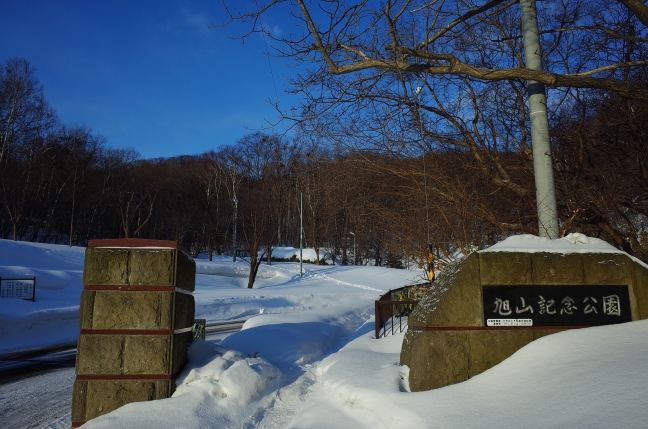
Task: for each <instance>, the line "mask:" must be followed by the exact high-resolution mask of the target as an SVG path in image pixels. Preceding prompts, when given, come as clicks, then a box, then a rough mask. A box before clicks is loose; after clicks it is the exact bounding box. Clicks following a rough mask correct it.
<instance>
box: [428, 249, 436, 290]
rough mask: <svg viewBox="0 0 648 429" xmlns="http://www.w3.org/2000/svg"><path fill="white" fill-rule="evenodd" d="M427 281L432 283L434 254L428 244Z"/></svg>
mask: <svg viewBox="0 0 648 429" xmlns="http://www.w3.org/2000/svg"><path fill="white" fill-rule="evenodd" d="M427 262H428V263H427V266H428V281H429V282H430V283H431V282H433V281H434V253H433V247H432V245H431V244H428V260H427Z"/></svg>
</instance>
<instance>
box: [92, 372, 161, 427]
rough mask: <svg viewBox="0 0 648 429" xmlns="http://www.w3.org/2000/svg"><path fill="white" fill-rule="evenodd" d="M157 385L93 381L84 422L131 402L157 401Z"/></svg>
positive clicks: (139, 382) (149, 382)
mask: <svg viewBox="0 0 648 429" xmlns="http://www.w3.org/2000/svg"><path fill="white" fill-rule="evenodd" d="M156 384H157V383H156V381H155V380H91V381H89V382H88V388H87V396H86V406H85V411H86V413H85V419H83V420H90V419H93V418H95V417H99V416H101V415H104V414H107V413H109V412H111V411H114V410H116V409H117V408H119V407H121V406H122V405H125V404H128V403H131V402H140V401H150V400H153V399H156V397H157V394H156Z"/></svg>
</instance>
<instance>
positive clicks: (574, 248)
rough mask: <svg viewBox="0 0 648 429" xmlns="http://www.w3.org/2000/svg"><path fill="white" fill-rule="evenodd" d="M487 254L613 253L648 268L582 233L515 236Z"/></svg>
mask: <svg viewBox="0 0 648 429" xmlns="http://www.w3.org/2000/svg"><path fill="white" fill-rule="evenodd" d="M485 252H524V253H561V254H570V253H611V254H621V255H626V256H628V257H629V258H630V259H632V260H633V261H635V262H637V263H638V264H641V265H642V266H643V267H645V268H648V264H646V263H645V262H643V261H641V260H639V259H637V258H635V257H634V256H631V255H628V254H627V253H626V252H624V251H622V250H619V249H617V248H615V247H614V246H612V245H611V244H609V243H606V242H605V241H603V240H601V239H599V238H594V237H588V236H586V235H584V234H580V233H572V234H569V235H567V236H565V237H562V238H558V239H556V240H551V239H549V238H545V237H538V236H535V235H531V234H522V235H513V236H511V237H508V238H506V239H505V240H503V241H500V242H499V243H497V244H494V245H493V246H491V247H489V248H488V249H484V250H480V251H479V253H485Z"/></svg>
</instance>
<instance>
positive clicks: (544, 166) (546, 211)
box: [520, 0, 560, 239]
mask: <svg viewBox="0 0 648 429" xmlns="http://www.w3.org/2000/svg"><path fill="white" fill-rule="evenodd" d="M520 8H521V10H522V37H523V40H524V59H525V61H526V67H527V68H528V69H531V70H542V52H541V51H540V38H539V37H538V18H537V14H536V2H535V0H520ZM527 85H528V91H529V112H530V116H531V144H532V146H533V171H534V174H535V185H536V200H537V207H538V229H539V232H540V237H547V238H551V239H555V238H558V236H559V231H560V229H559V226H558V205H557V204H556V187H555V185H554V175H553V162H552V158H551V146H550V144H549V118H548V115H547V95H546V93H545V86H544V84H542V83H540V82H536V81H534V80H530V81H528V83H527Z"/></svg>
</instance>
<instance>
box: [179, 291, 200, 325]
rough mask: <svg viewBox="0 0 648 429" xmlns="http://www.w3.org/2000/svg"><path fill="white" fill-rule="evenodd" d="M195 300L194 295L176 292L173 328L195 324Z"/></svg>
mask: <svg viewBox="0 0 648 429" xmlns="http://www.w3.org/2000/svg"><path fill="white" fill-rule="evenodd" d="M195 308H196V304H195V300H194V297H193V296H192V295H187V294H185V293H175V309H174V318H173V320H174V323H173V329H182V328H188V327H190V326H192V325H193V324H194V318H195Z"/></svg>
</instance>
